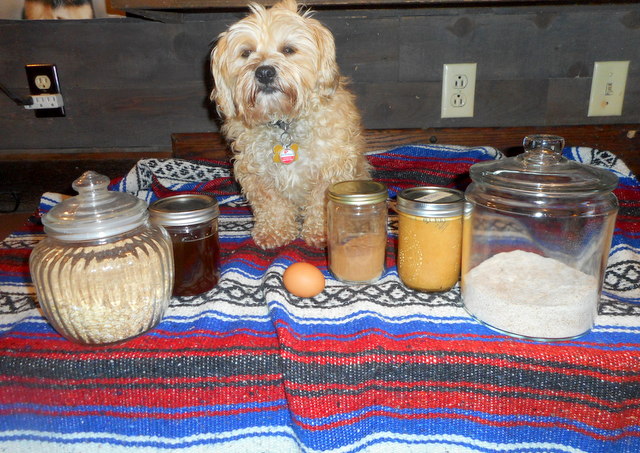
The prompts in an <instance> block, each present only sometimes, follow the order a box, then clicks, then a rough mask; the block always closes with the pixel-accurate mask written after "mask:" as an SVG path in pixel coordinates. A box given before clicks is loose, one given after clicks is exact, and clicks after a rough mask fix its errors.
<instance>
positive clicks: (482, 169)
mask: <svg viewBox="0 0 640 453" xmlns="http://www.w3.org/2000/svg"><path fill="white" fill-rule="evenodd" d="M524 148H525V153H524V154H521V155H518V156H516V157H512V158H508V159H504V160H498V161H487V162H480V163H477V164H474V165H473V166H472V167H471V169H470V175H471V179H472V183H471V185H470V186H469V187H468V188H467V191H466V198H467V200H468V201H469V202H470V203H471V205H472V209H470V214H469V227H468V228H469V231H468V233H467V234H466V235H465V239H464V244H463V249H464V250H463V263H462V279H461V290H462V300H463V303H464V306H465V308H466V310H467V311H468V312H469V313H470V314H471V315H472V316H474V317H475V318H476V319H478V320H479V321H481V322H483V323H485V324H486V325H488V326H490V327H492V328H494V329H496V330H499V331H501V332H504V333H507V334H510V335H514V336H520V337H527V338H532V339H538V340H560V339H570V338H575V337H577V336H580V335H582V334H584V333H586V332H587V331H589V330H590V329H591V327H592V326H593V323H594V319H595V316H596V313H597V307H598V303H599V300H600V295H601V290H602V282H603V278H604V271H605V267H606V263H607V258H608V256H609V250H610V247H611V238H612V235H613V228H614V224H615V219H616V215H617V211H618V202H617V199H616V197H615V195H614V194H613V190H614V189H615V188H616V186H617V182H618V178H617V177H616V176H615V175H614V174H613V173H611V172H610V171H608V170H605V169H600V168H597V167H593V166H589V165H584V164H581V163H578V162H575V161H570V160H568V159H566V158H564V157H563V156H562V149H563V148H564V139H563V138H562V137H557V136H550V135H533V136H528V137H526V138H525V139H524Z"/></svg>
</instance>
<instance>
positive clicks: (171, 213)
mask: <svg viewBox="0 0 640 453" xmlns="http://www.w3.org/2000/svg"><path fill="white" fill-rule="evenodd" d="M149 213H150V214H151V220H152V221H153V222H154V223H159V224H160V225H163V226H184V225H195V224H198V223H204V222H208V221H210V220H212V219H215V218H217V217H218V215H219V214H220V210H219V209H218V202H217V201H216V199H215V198H212V197H210V196H208V195H203V194H181V195H173V196H171V197H167V198H161V199H160V200H157V201H155V202H153V203H152V204H151V206H149Z"/></svg>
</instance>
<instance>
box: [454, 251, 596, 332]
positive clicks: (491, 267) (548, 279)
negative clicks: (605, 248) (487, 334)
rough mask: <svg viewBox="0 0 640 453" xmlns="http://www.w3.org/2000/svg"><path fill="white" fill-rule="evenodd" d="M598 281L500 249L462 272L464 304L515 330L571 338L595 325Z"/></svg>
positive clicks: (492, 323) (495, 323)
mask: <svg viewBox="0 0 640 453" xmlns="http://www.w3.org/2000/svg"><path fill="white" fill-rule="evenodd" d="M598 286H599V285H598V281H597V280H596V278H594V277H593V276H590V275H587V274H585V273H583V272H580V271H578V270H576V269H573V268H571V267H569V266H567V265H566V264H563V263H561V262H559V261H556V260H554V259H551V258H545V257H543V256H540V255H537V254H535V253H531V252H525V251H522V250H515V251H512V252H505V253H499V254H497V255H494V256H492V257H491V258H489V259H487V260H485V261H483V262H482V263H480V264H479V265H478V266H476V267H475V268H473V269H472V270H471V271H469V272H468V273H467V274H466V275H465V276H463V286H462V295H463V301H464V305H465V307H466V309H467V310H468V311H469V312H470V313H471V314H472V315H473V316H475V317H477V318H478V319H479V320H481V321H482V322H485V323H486V324H488V325H490V326H492V327H495V328H497V329H500V330H503V331H505V332H509V333H512V334H515V335H523V336H527V337H535V338H571V337H575V336H577V335H581V334H583V333H585V332H586V331H588V330H589V329H590V328H591V327H592V326H593V321H594V318H595V315H596V312H597V306H598V299H599V291H598Z"/></svg>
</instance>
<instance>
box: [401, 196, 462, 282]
mask: <svg viewBox="0 0 640 453" xmlns="http://www.w3.org/2000/svg"><path fill="white" fill-rule="evenodd" d="M463 209H464V194H463V193H462V192H460V191H459V190H455V189H448V188H442V187H413V188H410V189H405V190H403V191H402V192H400V193H399V194H398V197H397V202H396V210H397V212H398V260H397V265H398V274H399V276H400V280H402V282H403V283H404V284H405V285H406V286H408V287H409V288H412V289H416V290H419V291H434V292H435V291H447V290H449V289H450V288H452V287H453V286H454V285H455V284H456V283H457V282H458V278H459V276H460V259H461V250H462V216H463Z"/></svg>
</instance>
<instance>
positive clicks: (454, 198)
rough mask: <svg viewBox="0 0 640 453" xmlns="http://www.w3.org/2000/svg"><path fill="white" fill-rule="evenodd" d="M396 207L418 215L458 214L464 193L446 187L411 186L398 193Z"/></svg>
mask: <svg viewBox="0 0 640 453" xmlns="http://www.w3.org/2000/svg"><path fill="white" fill-rule="evenodd" d="M396 209H397V210H398V212H401V213H403V214H409V215H414V216H419V217H454V216H459V215H462V212H463V209H464V194H463V193H462V192H461V191H459V190H456V189H449V188H446V187H429V186H423V187H412V188H409V189H404V190H403V191H402V192H400V193H399V194H398V197H397V201H396Z"/></svg>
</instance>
